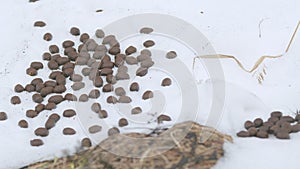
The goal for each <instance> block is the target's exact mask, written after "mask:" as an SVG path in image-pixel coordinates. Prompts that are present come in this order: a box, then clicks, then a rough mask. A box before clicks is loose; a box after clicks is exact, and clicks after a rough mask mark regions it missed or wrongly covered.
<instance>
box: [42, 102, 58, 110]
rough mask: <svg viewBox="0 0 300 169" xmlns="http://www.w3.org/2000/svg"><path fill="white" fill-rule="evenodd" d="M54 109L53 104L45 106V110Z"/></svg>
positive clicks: (54, 105)
mask: <svg viewBox="0 0 300 169" xmlns="http://www.w3.org/2000/svg"><path fill="white" fill-rule="evenodd" d="M53 109H56V104H55V103H47V104H46V105H45V110H53Z"/></svg>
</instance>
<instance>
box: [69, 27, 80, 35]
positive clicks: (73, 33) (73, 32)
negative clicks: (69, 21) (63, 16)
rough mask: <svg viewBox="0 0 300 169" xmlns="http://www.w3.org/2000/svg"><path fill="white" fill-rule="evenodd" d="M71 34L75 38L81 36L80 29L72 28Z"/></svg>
mask: <svg viewBox="0 0 300 169" xmlns="http://www.w3.org/2000/svg"><path fill="white" fill-rule="evenodd" d="M70 33H71V34H72V35H74V36H79V35H80V30H79V28H77V27H72V28H71V29H70Z"/></svg>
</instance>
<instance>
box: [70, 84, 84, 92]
mask: <svg viewBox="0 0 300 169" xmlns="http://www.w3.org/2000/svg"><path fill="white" fill-rule="evenodd" d="M84 87H85V84H84V83H83V82H74V83H73V85H72V86H71V88H72V89H73V90H74V91H77V90H80V89H82V88H84Z"/></svg>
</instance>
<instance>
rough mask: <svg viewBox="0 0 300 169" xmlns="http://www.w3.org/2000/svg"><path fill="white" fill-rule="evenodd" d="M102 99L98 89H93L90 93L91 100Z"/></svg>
mask: <svg viewBox="0 0 300 169" xmlns="http://www.w3.org/2000/svg"><path fill="white" fill-rule="evenodd" d="M99 97H100V91H99V90H98V89H93V90H91V91H90V93H89V98H91V99H97V98H99Z"/></svg>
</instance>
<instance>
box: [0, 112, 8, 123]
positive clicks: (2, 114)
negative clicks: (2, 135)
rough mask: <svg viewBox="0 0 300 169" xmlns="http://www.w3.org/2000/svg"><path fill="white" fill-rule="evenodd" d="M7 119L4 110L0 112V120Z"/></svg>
mask: <svg viewBox="0 0 300 169" xmlns="http://www.w3.org/2000/svg"><path fill="white" fill-rule="evenodd" d="M4 120H7V114H6V113H5V112H0V121H4Z"/></svg>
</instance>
